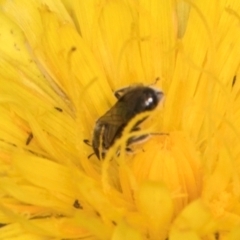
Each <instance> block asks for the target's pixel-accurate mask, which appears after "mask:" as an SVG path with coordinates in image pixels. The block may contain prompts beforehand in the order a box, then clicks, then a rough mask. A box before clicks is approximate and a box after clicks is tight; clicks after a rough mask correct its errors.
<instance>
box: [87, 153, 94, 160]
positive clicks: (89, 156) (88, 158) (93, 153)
mask: <svg viewBox="0 0 240 240" xmlns="http://www.w3.org/2000/svg"><path fill="white" fill-rule="evenodd" d="M94 154H95V153H92V154H90V155H89V156H88V157H87V158H88V159H89V158H90V157H91V156H93V155H94Z"/></svg>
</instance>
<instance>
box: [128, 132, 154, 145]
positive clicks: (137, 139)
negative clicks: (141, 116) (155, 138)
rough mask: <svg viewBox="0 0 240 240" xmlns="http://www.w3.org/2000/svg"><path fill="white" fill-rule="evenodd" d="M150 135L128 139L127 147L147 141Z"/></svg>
mask: <svg viewBox="0 0 240 240" xmlns="http://www.w3.org/2000/svg"><path fill="white" fill-rule="evenodd" d="M150 135H151V134H145V135H141V136H137V137H131V138H130V139H128V142H127V145H131V144H133V143H141V142H144V141H145V140H147V139H148V137H149V136H150Z"/></svg>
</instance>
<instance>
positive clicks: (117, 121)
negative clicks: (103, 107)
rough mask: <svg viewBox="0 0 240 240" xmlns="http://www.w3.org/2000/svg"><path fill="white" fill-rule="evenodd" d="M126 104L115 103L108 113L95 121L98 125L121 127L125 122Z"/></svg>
mask: <svg viewBox="0 0 240 240" xmlns="http://www.w3.org/2000/svg"><path fill="white" fill-rule="evenodd" d="M126 114H127V109H126V103H125V102H117V103H116V104H115V105H114V106H113V107H112V108H111V109H110V110H109V111H107V112H106V113H105V114H104V115H103V116H102V117H100V118H99V119H98V120H97V123H99V124H106V125H108V124H109V125H116V126H119V125H122V124H125V122H126Z"/></svg>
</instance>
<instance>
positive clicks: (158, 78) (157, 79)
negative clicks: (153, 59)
mask: <svg viewBox="0 0 240 240" xmlns="http://www.w3.org/2000/svg"><path fill="white" fill-rule="evenodd" d="M159 80H160V77H156V79H155V81H154V82H153V83H151V84H150V85H149V86H152V85H155V84H156V83H157V82H158V81H159Z"/></svg>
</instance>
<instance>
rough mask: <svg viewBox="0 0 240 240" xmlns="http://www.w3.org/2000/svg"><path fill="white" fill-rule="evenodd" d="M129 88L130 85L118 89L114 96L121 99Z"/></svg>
mask: <svg viewBox="0 0 240 240" xmlns="http://www.w3.org/2000/svg"><path fill="white" fill-rule="evenodd" d="M127 89H129V87H124V88H120V89H118V90H117V91H115V92H114V96H115V97H116V98H117V99H119V98H120V97H121V96H122V95H123V94H124V93H125V92H126V90H127Z"/></svg>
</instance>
